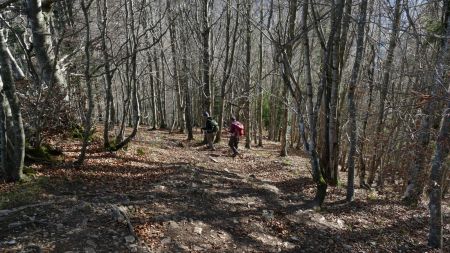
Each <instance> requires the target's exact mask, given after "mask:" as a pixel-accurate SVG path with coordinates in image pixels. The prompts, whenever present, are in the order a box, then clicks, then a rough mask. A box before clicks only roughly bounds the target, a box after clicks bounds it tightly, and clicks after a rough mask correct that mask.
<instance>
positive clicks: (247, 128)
mask: <svg viewBox="0 0 450 253" xmlns="http://www.w3.org/2000/svg"><path fill="white" fill-rule="evenodd" d="M245 7H246V17H245V18H246V28H245V52H246V56H245V66H246V69H245V74H244V75H245V77H244V80H245V84H244V85H245V88H244V99H245V101H244V114H245V117H244V119H245V130H244V131H245V148H247V149H249V148H250V146H251V136H250V129H251V128H250V122H251V119H250V71H251V43H252V37H251V30H250V26H251V23H250V22H251V17H250V15H251V10H252V1H251V0H247V1H246V6H245Z"/></svg>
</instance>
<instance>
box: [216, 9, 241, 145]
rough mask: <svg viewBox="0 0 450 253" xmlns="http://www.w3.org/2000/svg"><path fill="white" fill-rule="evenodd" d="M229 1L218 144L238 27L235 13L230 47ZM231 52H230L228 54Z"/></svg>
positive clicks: (237, 18)
mask: <svg viewBox="0 0 450 253" xmlns="http://www.w3.org/2000/svg"><path fill="white" fill-rule="evenodd" d="M230 5H231V1H230V0H228V1H227V19H226V28H225V29H226V31H225V32H226V33H225V62H224V69H223V72H222V82H221V85H220V102H219V122H218V123H219V131H217V135H216V142H220V141H221V139H222V137H221V133H222V128H223V122H224V109H225V95H226V90H227V83H228V79H229V78H230V75H231V69H232V67H233V62H234V52H235V48H236V41H237V31H238V25H239V12H236V23H235V26H234V28H233V35H232V36H231V45H230V25H231V6H230ZM236 9H237V10H239V2H238V3H237V6H236ZM230 51H231V52H230Z"/></svg>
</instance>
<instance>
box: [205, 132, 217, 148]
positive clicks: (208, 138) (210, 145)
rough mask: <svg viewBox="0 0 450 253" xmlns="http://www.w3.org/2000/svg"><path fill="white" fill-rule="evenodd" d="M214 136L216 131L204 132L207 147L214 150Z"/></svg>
mask: <svg viewBox="0 0 450 253" xmlns="http://www.w3.org/2000/svg"><path fill="white" fill-rule="evenodd" d="M214 137H216V133H214V132H211V133H209V132H206V142H207V143H208V148H209V149H212V150H214Z"/></svg>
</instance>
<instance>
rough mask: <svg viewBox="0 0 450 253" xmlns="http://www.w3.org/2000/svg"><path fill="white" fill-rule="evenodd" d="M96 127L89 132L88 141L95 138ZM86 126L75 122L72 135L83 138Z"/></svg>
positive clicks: (75, 137)
mask: <svg viewBox="0 0 450 253" xmlns="http://www.w3.org/2000/svg"><path fill="white" fill-rule="evenodd" d="M94 133H95V128H94V129H92V130H91V132H90V133H89V137H88V141H92V140H93V139H94ZM83 134H84V128H83V127H82V126H80V125H78V124H74V125H73V126H72V131H71V136H72V138H74V139H80V140H82V139H83Z"/></svg>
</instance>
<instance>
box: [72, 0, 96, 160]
mask: <svg viewBox="0 0 450 253" xmlns="http://www.w3.org/2000/svg"><path fill="white" fill-rule="evenodd" d="M92 2H93V0H89V2H87V3H86V2H85V0H82V1H81V10H82V11H83V16H84V22H85V23H86V38H85V41H84V57H85V58H86V62H85V66H84V67H85V69H84V79H85V82H86V88H87V99H88V110H87V112H86V115H85V119H84V132H83V144H82V146H81V151H80V155H79V156H78V159H77V161H76V164H77V165H81V164H83V161H84V159H85V157H86V149H87V146H88V144H89V136H90V133H91V128H92V113H93V111H94V94H93V89H92V81H91V73H90V72H91V70H90V68H91V52H90V51H91V28H90V20H89V15H90V13H89V9H90V6H91V4H92Z"/></svg>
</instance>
